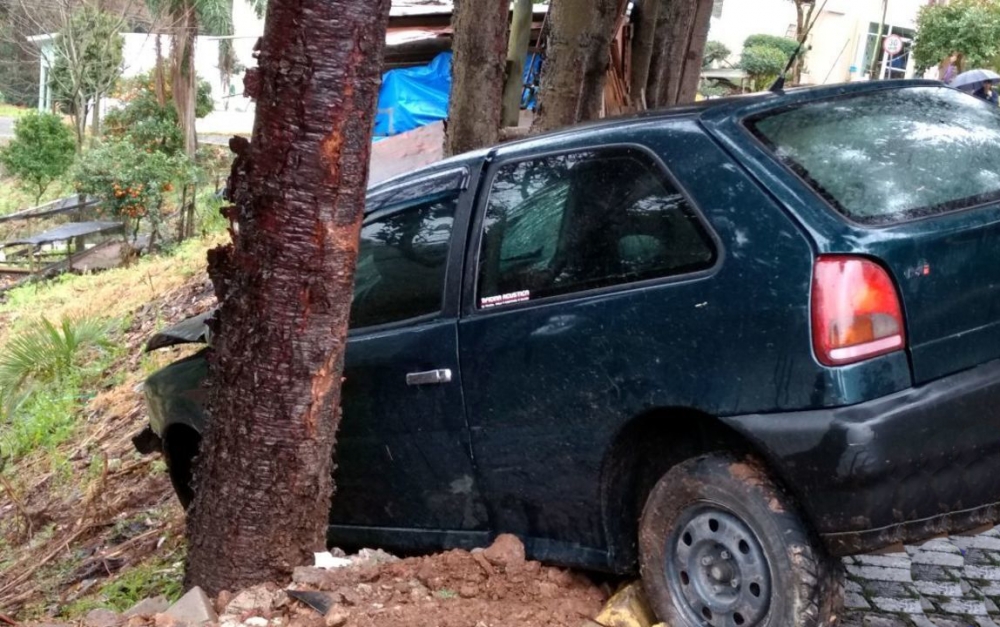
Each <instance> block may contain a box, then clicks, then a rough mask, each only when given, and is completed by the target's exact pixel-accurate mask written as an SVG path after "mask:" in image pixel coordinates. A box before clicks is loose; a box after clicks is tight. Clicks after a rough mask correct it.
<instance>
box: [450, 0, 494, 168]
mask: <svg viewBox="0 0 1000 627" xmlns="http://www.w3.org/2000/svg"><path fill="white" fill-rule="evenodd" d="M509 10H510V0H456V2H455V10H454V14H453V15H452V22H451V23H452V31H453V32H454V36H453V37H454V39H453V43H452V49H453V50H454V57H453V59H452V69H451V75H452V84H451V101H450V103H449V105H448V127H447V131H446V132H447V137H446V139H445V154H447V155H456V154H460V153H463V152H467V151H469V150H475V149H476V148H482V147H484V146H491V145H493V144H495V143H497V140H498V138H499V136H500V121H501V120H500V116H501V103H502V99H503V87H504V72H505V70H506V66H507V19H508V13H509Z"/></svg>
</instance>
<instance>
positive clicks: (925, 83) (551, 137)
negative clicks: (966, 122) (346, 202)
mask: <svg viewBox="0 0 1000 627" xmlns="http://www.w3.org/2000/svg"><path fill="white" fill-rule="evenodd" d="M944 86H945V85H944V83H942V82H940V81H932V80H923V79H907V80H885V81H858V82H853V83H837V84H833V85H820V86H810V87H795V88H792V89H787V90H784V91H781V92H769V91H765V92H757V93H752V94H743V95H738V96H730V97H728V98H715V99H712V100H702V101H699V102H695V103H692V104H685V105H679V106H673V107H665V108H659V109H650V110H647V111H642V112H639V113H631V114H627V115H622V116H617V117H610V118H603V119H600V120H594V121H590V122H583V123H581V124H576V125H573V126H568V127H566V128H561V129H558V130H555V131H550V132H547V133H542V134H539V135H531V136H529V137H525V138H522V139H517V140H514V141H510V142H506V143H503V144H498V145H496V146H492V147H489V148H482V149H479V150H476V151H473V152H468V153H464V154H461V155H456V156H454V157H450V158H448V159H445V160H443V161H438V162H437V163H434V164H431V165H428V166H424V167H422V168H419V169H416V170H413V171H411V172H407V173H405V174H401V175H398V176H395V177H393V178H391V179H389V180H387V181H384V182H381V183H379V184H378V185H375V186H373V187H371V188H370V189H369V190H368V193H369V194H372V193H377V192H380V191H382V190H384V189H386V188H389V187H392V186H393V185H396V184H398V183H399V182H400V181H401V180H403V179H406V178H408V177H411V176H415V175H422V174H431V173H434V172H438V171H441V170H447V169H450V168H456V167H462V166H467V165H470V164H473V163H476V162H478V161H480V160H482V159H484V158H486V157H488V156H490V155H491V154H493V153H495V152H497V151H498V150H501V149H503V150H505V151H506V150H508V149H510V148H517V147H520V146H524V145H527V144H534V145H538V144H545V143H553V144H558V143H560V140H563V139H568V138H572V137H574V136H577V135H580V134H589V133H590V132H594V131H604V130H611V129H614V128H617V127H624V126H628V125H632V124H634V123H636V122H649V121H655V120H661V119H662V120H668V119H677V118H691V119H700V118H706V117H709V118H712V119H716V120H717V119H719V118H722V117H728V116H732V117H736V118H744V117H746V116H748V115H751V114H757V113H759V112H761V111H765V110H768V109H778V108H784V107H787V106H792V105H795V104H798V103H801V102H807V101H811V100H822V99H826V98H841V97H845V96H851V95H855V94H864V93H873V92H878V91H891V90H898V89H906V88H911V87H944Z"/></svg>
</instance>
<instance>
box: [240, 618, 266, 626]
mask: <svg viewBox="0 0 1000 627" xmlns="http://www.w3.org/2000/svg"><path fill="white" fill-rule="evenodd" d="M243 624H244V625H245V626H246V627H267V625H268V620H267V619H266V618H264V617H263V616H251V617H250V618H248V619H246V620H245V621H243Z"/></svg>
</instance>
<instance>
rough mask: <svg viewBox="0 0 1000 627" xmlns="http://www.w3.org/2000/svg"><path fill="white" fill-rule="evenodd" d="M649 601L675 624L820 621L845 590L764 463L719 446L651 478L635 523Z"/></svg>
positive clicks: (811, 625) (788, 625) (773, 625)
mask: <svg viewBox="0 0 1000 627" xmlns="http://www.w3.org/2000/svg"><path fill="white" fill-rule="evenodd" d="M639 565H640V570H641V573H642V581H643V586H644V589H645V591H646V595H647V597H648V598H649V602H650V604H651V606H652V609H653V610H654V612H656V614H657V615H658V616H659V618H660V619H661V620H663V621H665V622H666V624H668V625H671V626H672V627H704V626H706V625H712V626H719V625H727V626H730V625H737V626H739V627H820V626H823V625H832V624H834V623H835V622H836V620H837V613H838V611H839V609H840V606H841V604H842V599H843V588H842V571H841V568H840V565H839V563H838V562H835V561H833V560H831V559H829V558H828V557H826V555H825V552H824V551H823V549H822V548H821V547H819V546H818V544H817V543H816V542H815V541H814V539H813V534H811V533H810V531H809V529H808V528H807V527H806V525H805V524H804V523H803V521H802V519H801V517H800V516H799V515H798V514H797V513H796V510H795V507H794V504H793V502H792V500H791V499H790V498H789V497H788V496H787V495H786V494H785V493H784V492H783V491H782V490H781V489H780V488H779V487H778V486H777V485H775V483H774V482H773V481H772V480H771V479H770V478H769V476H768V474H767V472H766V470H765V469H764V467H763V465H762V464H760V463H759V462H757V461H755V460H753V459H752V458H748V459H739V458H737V457H735V456H732V455H728V454H724V453H713V454H710V455H704V456H701V457H696V458H692V459H689V460H687V461H685V462H682V463H680V464H678V465H676V466H674V467H673V468H671V469H670V470H669V471H668V472H667V473H666V474H664V475H663V476H662V477H661V478H660V480H659V481H658V482H657V483H656V485H655V486H654V487H653V489H652V491H651V492H650V494H649V497H648V498H647V500H646V504H645V507H644V508H643V512H642V518H641V521H640V525H639Z"/></svg>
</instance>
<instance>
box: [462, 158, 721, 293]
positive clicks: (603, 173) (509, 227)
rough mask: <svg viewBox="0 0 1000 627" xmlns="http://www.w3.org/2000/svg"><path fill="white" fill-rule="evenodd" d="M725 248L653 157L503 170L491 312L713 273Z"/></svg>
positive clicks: (486, 284) (483, 274) (485, 274)
mask: <svg viewBox="0 0 1000 627" xmlns="http://www.w3.org/2000/svg"><path fill="white" fill-rule="evenodd" d="M715 257H716V253H715V248H714V246H713V243H712V240H711V238H710V237H709V236H708V233H707V231H706V230H705V228H704V227H703V226H702V224H701V223H700V221H699V219H698V218H697V217H696V215H695V213H694V211H693V210H692V208H691V206H690V205H689V203H688V201H687V199H686V198H685V197H684V195H683V194H681V192H680V191H679V190H678V189H677V188H676V187H675V186H674V184H673V183H672V182H671V181H670V179H669V178H668V176H667V175H666V173H665V172H664V171H663V170H662V168H661V166H659V165H658V164H657V163H656V162H655V161H654V160H653V159H652V158H651V157H650V156H649V155H648V154H646V153H645V152H643V151H642V150H639V149H636V148H630V147H614V148H605V149H597V150H587V151H581V152H574V153H569V154H562V155H552V156H544V157H539V158H536V159H530V160H525V161H518V162H516V163H509V164H506V165H502V166H500V167H499V168H498V170H497V172H496V174H495V176H494V178H493V181H492V184H491V187H490V193H489V198H488V201H487V208H486V215H485V221H484V227H483V239H482V245H481V249H480V254H479V281H478V303H479V306H480V307H481V308H490V307H495V306H500V305H505V304H510V303H512V302H521V301H526V300H537V299H539V298H546V297H551V296H559V295H563V294H569V293H574V292H582V291H586V290H592V289H599V288H605V287H610V286H615V285H622V284H627V283H633V282H636V281H643V280H648V279H655V278H660V277H667V276H672V275H677V274H683V273H687V272H694V271H698V270H703V269H706V268H708V267H710V266H712V265H713V263H714V261H715Z"/></svg>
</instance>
